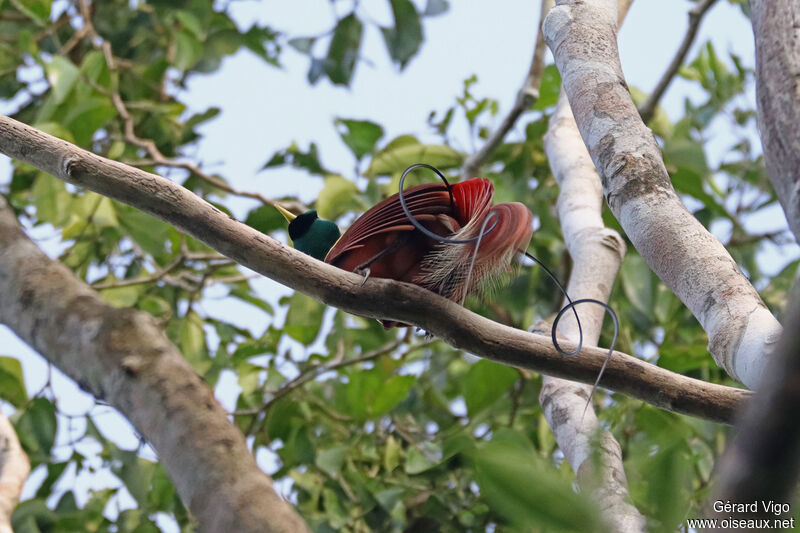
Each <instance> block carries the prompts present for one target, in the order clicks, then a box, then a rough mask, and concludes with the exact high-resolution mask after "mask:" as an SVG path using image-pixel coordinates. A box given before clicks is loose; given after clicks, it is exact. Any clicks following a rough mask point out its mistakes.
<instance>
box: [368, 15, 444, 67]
mask: <svg viewBox="0 0 800 533" xmlns="http://www.w3.org/2000/svg"><path fill="white" fill-rule="evenodd" d="M390 2H391V5H392V14H393V15H394V26H393V27H391V28H381V33H382V34H383V39H384V41H385V42H386V48H387V49H388V50H389V56H390V57H391V58H392V61H394V62H395V63H398V64H399V65H400V68H401V69H403V68H405V66H406V65H407V64H408V62H409V61H410V60H411V58H412V57H414V55H415V54H416V53H417V52H418V51H419V47H420V45H421V44H422V25H421V24H420V21H419V15H418V14H417V9H416V8H415V7H414V4H412V3H411V1H410V0H390ZM434 9H435V7H434Z"/></svg>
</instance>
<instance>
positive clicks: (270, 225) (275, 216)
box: [244, 205, 287, 234]
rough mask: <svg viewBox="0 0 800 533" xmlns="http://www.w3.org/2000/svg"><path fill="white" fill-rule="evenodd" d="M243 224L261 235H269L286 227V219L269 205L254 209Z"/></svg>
mask: <svg viewBox="0 0 800 533" xmlns="http://www.w3.org/2000/svg"><path fill="white" fill-rule="evenodd" d="M244 223H245V224H247V225H248V226H250V227H251V228H254V229H257V230H258V231H260V232H261V233H265V234H266V233H270V232H272V231H275V230H277V229H281V228H285V227H286V224H287V223H286V219H285V218H283V215H281V214H280V213H279V212H278V210H277V209H275V208H274V207H272V206H271V205H262V206H259V207H256V208H255V209H253V210H252V211H250V212H249V213H247V218H245V220H244Z"/></svg>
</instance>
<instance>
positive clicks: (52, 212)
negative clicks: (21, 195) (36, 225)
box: [31, 172, 72, 226]
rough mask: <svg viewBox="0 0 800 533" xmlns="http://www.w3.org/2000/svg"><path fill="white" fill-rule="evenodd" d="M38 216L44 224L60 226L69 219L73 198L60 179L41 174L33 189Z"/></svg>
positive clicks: (37, 177)
mask: <svg viewBox="0 0 800 533" xmlns="http://www.w3.org/2000/svg"><path fill="white" fill-rule="evenodd" d="M31 194H32V195H33V205H34V206H36V216H37V217H38V218H39V220H40V221H42V222H49V223H51V224H53V225H54V226H60V225H61V224H62V223H63V222H64V221H65V220H66V218H67V215H68V212H69V207H70V203H71V202H72V196H71V195H70V194H69V193H68V192H67V188H66V185H65V184H64V182H63V181H61V180H60V179H58V178H55V177H53V176H51V175H50V174H45V173H44V172H39V173H38V174H37V175H36V179H35V180H34V182H33V187H32V188H31Z"/></svg>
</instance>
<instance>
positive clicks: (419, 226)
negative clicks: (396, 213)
mask: <svg viewBox="0 0 800 533" xmlns="http://www.w3.org/2000/svg"><path fill="white" fill-rule="evenodd" d="M418 168H426V169H428V170H431V171H433V172H434V173H435V174H436V175H437V176H438V177H439V179H441V180H442V181H443V182H444V185H445V187H447V192H448V193H449V194H450V205H451V206H453V207H455V199H454V198H453V190H452V186H451V185H450V183H449V182H448V181H447V179H446V178H445V177H444V174H442V173H441V172H440V171H439V169H437V168H436V167H434V166H431V165H428V164H425V163H416V164H414V165H411V166H410V167H408V168H407V169H406V170H405V171H404V172H403V175H402V176H400V186H399V187H400V191H399V193H398V198H399V199H400V206H401V207H402V208H403V213H404V214H405V215H406V218H408V221H409V222H410V223H411V225H412V226H414V228H416V229H417V230H419V231H421V232H422V233H423V234H424V235H426V236H428V237H430V238H431V239H434V240H436V241H438V242H441V243H445V244H469V243H473V242H474V243H475V250H474V251H473V252H472V260H471V261H470V265H469V268H468V269H467V278H466V284H465V287H469V283H470V280H471V277H472V270H473V268H474V266H475V260H476V259H477V257H478V248H479V247H480V245H481V241H482V240H483V238H484V237H485V236H486V235H488V234H489V233H491V231H492V230H494V228H495V226H497V220H496V218H497V214H496V212H494V211H492V212H490V213H489V215H488V216H487V217H486V219H485V220H484V221H483V224H482V225H481V231H480V233H478V235H476V236H475V237H470V238H469V239H450V238H448V237H443V236H441V235H437V234H436V233H434V232H432V231H430V230H429V229H428V228H426V227H425V226H423V225H422V224H420V223H419V222H418V221H417V219H416V218H414V216H413V215H412V214H411V211H409V209H408V206H407V205H406V199H405V191H404V190H403V186H404V184H405V181H406V177H407V176H408V174H409V173H410V172H411V171H413V170H416V169H418ZM491 220H493V221H494V223H493V224H492V225H491V226H489V227H488V228H487V226H488V224H489V221H491ZM524 255H525V256H526V257H527V258H528V259H530V260H532V261H533V262H534V263H536V264H537V265H539V267H541V269H542V270H544V272H545V274H547V275H548V277H549V278H550V279H551V280H552V281H553V283H555V284H556V286H557V287H558V290H559V291H561V293H562V294H563V295H564V298H566V300H567V302H568V303H567V305H565V306H564V307H562V308H561V310H560V311H559V312H558V314H557V315H556V318H555V320H553V326H552V328H551V330H550V335H551V339H552V340H553V346H554V347H555V349H556V351H557V352H558V353H560V354H561V355H563V356H564V357H574V356H576V355H578V353H580V351H581V348H582V347H583V328H582V327H581V320H580V318H578V312H577V311H576V310H575V306H576V305H578V304H583V303H593V304H597V305H599V306H601V307H603V309H605V310H606V311H607V312H608V314H609V315H611V320H612V321H613V322H614V336H613V337H612V339H611V346H610V347H609V348H608V354H607V355H606V358H605V361H603V366H601V367H600V372H598V374H597V379H596V380H595V382H594V385H592V390H591V392H590V393H589V398H588V400H587V401H586V406H584V408H583V413H584V415H585V414H586V409H587V408H588V407H589V403H590V402H591V401H592V397H593V396H594V392H595V390H596V389H597V386H598V385H599V383H600V379H601V378H602V377H603V372H605V369H606V366H607V365H608V361H609V360H610V359H611V355H612V354H613V353H614V347H615V346H616V344H617V338H618V337H619V319H618V318H617V313H615V312H614V310H613V309H612V308H611V307H610V306H609V305H608V304H606V303H605V302H601V301H600V300H595V299H594V298H582V299H580V300H572V298H570V297H569V294H567V290H566V289H565V288H564V286H563V285H562V284H561V282H560V281H558V278H556V276H555V274H553V273H552V272H551V271H550V269H549V268H547V267H546V266H544V264H543V263H542V262H541V261H539V260H538V259H536V257H534V256H533V255H532V254H530V253H529V252H524ZM465 297H466V291H465V293H464V295H462V297H461V303H462V304H463V303H464V298H465ZM570 309H571V310H572V313H573V314H574V315H575V322H576V323H577V325H578V346H577V347H576V348H575V350H573V351H571V352H568V351H566V350H565V349H563V348H562V347H561V345H560V344H559V343H558V337H557V334H556V333H557V331H558V322H559V321H560V320H561V317H563V316H564V313H566V312H567V311H569V310H570Z"/></svg>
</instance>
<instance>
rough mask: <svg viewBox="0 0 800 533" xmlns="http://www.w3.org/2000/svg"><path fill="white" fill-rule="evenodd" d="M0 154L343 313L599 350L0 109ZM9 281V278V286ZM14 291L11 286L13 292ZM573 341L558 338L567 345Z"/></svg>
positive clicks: (498, 350) (581, 364)
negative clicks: (259, 220) (554, 337)
mask: <svg viewBox="0 0 800 533" xmlns="http://www.w3.org/2000/svg"><path fill="white" fill-rule="evenodd" d="M0 153H4V154H6V155H8V156H10V157H14V158H16V159H20V160H22V161H24V162H26V163H28V164H31V165H33V166H35V167H37V168H39V169H40V170H43V171H45V172H48V173H50V174H53V175H54V176H56V177H58V178H60V179H62V180H64V181H67V182H69V183H72V184H75V185H78V186H80V187H85V188H87V189H90V190H93V191H95V192H97V193H100V194H103V195H105V196H108V197H110V198H113V199H115V200H119V201H121V202H124V203H127V204H129V205H131V206H134V207H136V208H138V209H141V210H142V211H144V212H146V213H149V214H151V215H153V216H155V217H158V218H160V219H161V220H164V221H165V222H167V223H169V224H172V225H173V226H175V227H176V228H177V229H179V230H181V231H183V232H185V233H187V234H189V235H191V236H193V237H195V238H197V239H198V240H200V241H202V242H204V243H206V244H207V245H208V246H210V247H212V248H214V249H216V250H217V251H218V252H220V253H222V254H224V255H226V256H228V257H230V258H231V259H233V260H234V261H236V262H238V263H239V264H241V265H243V266H246V267H247V268H249V269H251V270H253V271H255V272H258V273H260V274H262V275H264V276H267V277H269V278H272V279H274V280H275V281H277V282H279V283H282V284H284V285H287V286H289V287H291V288H293V289H296V290H299V291H301V292H304V293H306V294H308V295H309V296H312V297H314V298H317V299H318V300H320V301H322V302H324V303H326V304H328V305H332V306H335V307H338V308H340V309H343V310H344V311H347V312H351V313H354V314H358V315H360V316H365V317H370V318H383V319H389V320H397V321H399V322H403V323H406V324H413V325H415V326H419V327H421V328H424V329H425V330H427V331H429V332H430V333H432V334H434V335H436V336H437V337H439V338H441V339H442V340H444V341H445V342H447V343H449V344H450V345H452V346H454V347H456V348H460V349H464V350H466V351H469V352H471V353H474V354H476V355H479V356H481V357H485V358H487V359H492V360H494V361H498V362H500V363H504V364H507V365H511V366H516V367H519V368H528V369H530V370H536V371H538V372H542V373H546V374H549V375H552V376H556V377H564V378H568V379H573V380H576V381H581V382H583V383H593V382H594V379H595V378H596V377H597V373H598V372H599V370H600V367H601V366H602V364H603V360H604V359H605V353H606V352H605V350H601V349H599V348H590V347H587V348H584V349H583V350H582V351H581V353H580V355H579V356H577V357H571V358H565V357H563V356H562V355H561V354H559V353H558V352H557V351H556V349H555V348H554V347H553V345H552V343H551V341H550V338H549V337H544V336H541V335H533V334H530V333H527V332H525V331H520V330H517V329H514V328H510V327H507V326H503V325H501V324H497V323H495V322H492V321H491V320H488V319H486V318H483V317H481V316H478V315H476V314H475V313H472V312H470V311H468V310H467V309H464V308H463V307H460V306H459V305H457V304H456V303H454V302H451V301H450V300H447V299H445V298H442V297H440V296H438V295H436V294H434V293H432V292H430V291H428V290H425V289H423V288H421V287H418V286H416V285H410V284H406V283H398V282H395V281H391V280H386V279H377V278H370V279H369V280H368V281H367V282H366V283H365V284H363V285H362V281H363V278H362V276H359V275H356V274H353V273H350V272H345V271H343V270H341V269H338V268H336V267H334V266H331V265H328V264H326V263H322V262H321V261H317V260H315V259H313V258H311V257H309V256H307V255H305V254H303V253H301V252H298V251H297V250H294V249H293V248H290V247H288V246H285V245H283V244H282V243H280V242H278V241H276V240H275V239H272V238H270V237H268V236H266V235H264V234H262V233H260V232H258V231H256V230H254V229H253V228H251V227H250V226H247V225H245V224H242V223H240V222H238V221H236V220H234V219H233V218H231V217H230V216H229V215H226V214H225V213H223V212H222V211H220V210H219V209H217V208H215V207H214V206H212V205H211V204H209V203H208V202H206V201H205V200H203V199H202V198H200V197H198V196H197V195H195V194H193V193H192V192H190V191H188V190H186V189H184V188H183V187H181V186H180V185H177V184H175V183H173V182H171V181H169V180H167V179H165V178H162V177H160V176H156V175H154V174H150V173H148V172H144V171H141V170H139V169H136V168H132V167H129V166H127V165H123V164H122V163H118V162H116V161H111V160H109V159H105V158H103V157H100V156H97V155H95V154H92V153H90V152H87V151H85V150H82V149H80V148H78V147H76V146H74V145H72V144H70V143H68V142H66V141H63V140H61V139H58V138H56V137H53V136H51V135H49V134H46V133H44V132H41V131H39V130H37V129H35V128H32V127H30V126H26V125H25V124H22V123H20V122H18V121H16V120H13V119H10V118H8V117H3V116H0ZM11 287H12V288H13V287H14V285H11ZM15 290H17V291H18V290H19V289H15ZM570 345H572V343H570V342H565V343H564V348H565V349H567V350H570V349H573V348H574V346H573V348H570ZM602 384H603V386H604V387H608V388H610V389H612V390H615V391H618V392H621V393H623V394H629V395H631V396H633V397H636V398H639V399H641V400H644V401H646V402H648V403H652V404H653V405H656V406H658V407H661V408H664V409H669V410H671V411H675V412H679V413H685V414H691V415H693V416H699V417H702V418H707V419H710V420H715V421H718V422H729V421H730V420H731V419H732V416H733V413H734V412H735V411H736V409H737V408H738V407H739V406H741V404H742V403H743V402H744V401H745V400H746V399H747V398H748V397H749V395H750V393H749V392H747V391H745V390H741V389H734V388H731V387H724V386H721V385H715V384H711V383H706V382H703V381H700V380H696V379H692V378H688V377H685V376H681V375H679V374H675V373H673V372H670V371H668V370H665V369H663V368H659V367H656V366H654V365H651V364H649V363H646V362H644V361H640V360H639V359H636V358H635V357H631V356H628V355H625V354H622V353H620V352H615V353H614V357H613V358H612V360H611V362H610V363H609V365H608V368H607V369H606V371H605V374H604V378H603V381H602Z"/></svg>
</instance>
